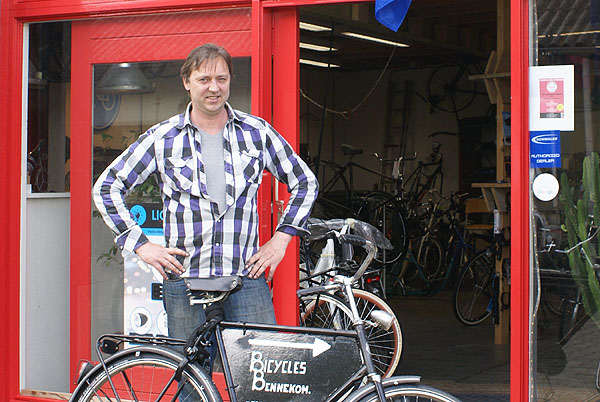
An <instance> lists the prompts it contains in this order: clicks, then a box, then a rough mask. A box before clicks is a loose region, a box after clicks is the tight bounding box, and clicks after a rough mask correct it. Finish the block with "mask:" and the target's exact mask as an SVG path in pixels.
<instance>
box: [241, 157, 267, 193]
mask: <svg viewBox="0 0 600 402" xmlns="http://www.w3.org/2000/svg"><path fill="white" fill-rule="evenodd" d="M262 157H263V155H262V152H261V151H259V150H258V149H249V150H242V151H240V170H241V172H242V174H243V177H244V180H245V181H246V182H248V183H253V184H259V183H260V182H261V180H262V171H263V160H262Z"/></svg>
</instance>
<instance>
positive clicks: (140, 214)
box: [129, 205, 146, 226]
mask: <svg viewBox="0 0 600 402" xmlns="http://www.w3.org/2000/svg"><path fill="white" fill-rule="evenodd" d="M129 213H130V214H131V217H132V218H133V220H134V221H135V223H137V224H138V225H139V226H142V225H143V224H144V222H146V208H144V207H142V206H141V205H134V206H133V207H131V209H130V210H129Z"/></svg>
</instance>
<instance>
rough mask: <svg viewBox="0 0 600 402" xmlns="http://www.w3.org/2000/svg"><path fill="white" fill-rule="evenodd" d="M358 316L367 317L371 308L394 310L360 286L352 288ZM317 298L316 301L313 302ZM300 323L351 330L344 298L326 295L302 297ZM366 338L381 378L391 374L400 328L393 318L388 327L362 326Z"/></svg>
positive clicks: (399, 347)
mask: <svg viewBox="0 0 600 402" xmlns="http://www.w3.org/2000/svg"><path fill="white" fill-rule="evenodd" d="M353 293H354V298H355V301H356V307H357V310H358V313H359V315H360V317H361V318H362V319H364V320H368V319H369V316H370V314H371V312H372V311H373V310H375V309H378V310H382V311H385V312H387V313H389V314H392V315H393V316H394V317H395V314H394V311H393V310H392V309H391V307H390V306H389V305H388V304H387V303H386V302H384V301H383V300H382V299H381V298H379V297H377V296H375V295H374V294H372V293H370V292H367V291H366V290H362V289H353ZM317 300H319V302H318V303H317ZM300 309H301V313H300V316H301V317H300V318H301V325H305V326H310V327H319V328H333V329H352V328H353V326H352V313H351V311H350V307H348V304H347V303H346V301H344V300H342V299H340V298H339V297H337V296H331V295H328V294H322V295H318V296H317V295H310V296H305V297H302V299H301V303H300ZM366 332H367V341H368V343H369V348H370V350H371V357H372V359H373V363H374V365H375V368H376V369H377V371H378V372H379V373H380V375H381V376H382V377H389V376H391V375H393V374H394V371H395V370H396V367H398V364H399V363H400V358H401V355H402V346H403V339H402V327H401V326H400V322H399V321H398V319H397V318H396V319H395V320H394V323H393V324H392V326H391V328H390V329H389V330H386V329H385V328H381V327H378V326H376V327H368V328H366Z"/></svg>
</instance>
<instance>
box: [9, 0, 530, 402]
mask: <svg viewBox="0 0 600 402" xmlns="http://www.w3.org/2000/svg"><path fill="white" fill-rule="evenodd" d="M343 2H349V1H347V0H288V1H261V0H251V3H250V0H246V1H240V0H224V1H216V0H178V1H172V0H133V1H131V0H102V1H100V0H56V1H53V2H48V1H46V0H4V1H2V2H0V33H1V35H0V56H1V57H2V59H3V60H9V61H10V62H6V63H2V64H1V65H0V82H2V85H1V86H0V110H1V111H2V112H0V113H1V114H2V115H1V116H0V132H2V133H5V134H4V135H2V136H0V168H2V172H3V174H2V175H0V188H2V189H3V190H4V194H5V196H4V197H1V198H0V210H1V211H3V213H2V214H0V230H1V233H2V236H0V238H2V239H3V240H4V241H3V250H2V251H3V252H2V253H1V255H2V257H1V258H2V266H3V267H4V271H5V280H4V281H2V283H1V284H0V306H2V307H1V308H2V309H3V314H0V325H1V327H2V328H5V331H2V332H1V334H0V356H3V358H2V359H0V373H3V374H4V375H2V376H0V377H1V378H2V379H0V400H7V401H9V400H10V401H16V400H40V399H39V398H33V397H25V396H21V395H20V394H19V389H20V387H19V377H20V376H19V370H20V369H19V367H20V362H19V348H18V347H15V346H16V345H19V344H20V333H19V327H20V299H19V289H20V286H19V281H20V253H21V250H20V236H21V229H20V214H21V202H22V200H21V174H20V171H21V161H20V158H19V157H18V155H21V130H22V128H21V116H22V109H23V108H22V104H21V101H20V100H21V99H22V84H23V83H22V66H23V43H22V38H23V23H25V22H33V21H36V22H37V21H45V20H61V19H62V20H65V19H71V20H75V19H81V18H97V17H106V16H110V15H123V14H140V13H151V12H155V11H159V10H160V11H165V10H166V11H187V10H191V9H194V10H198V9H203V8H211V7H219V8H224V7H229V6H232V7H236V6H250V5H251V6H252V54H253V55H254V56H255V57H253V59H252V70H253V77H252V78H253V79H252V94H253V98H252V105H253V113H255V114H258V115H261V116H263V117H265V118H267V120H271V119H270V117H271V114H272V115H273V121H274V122H275V125H276V126H277V127H278V128H280V127H281V128H280V129H281V131H282V132H284V133H286V134H287V135H288V139H290V140H291V142H292V143H293V144H295V143H296V142H297V141H298V112H297V110H298V80H297V77H298V74H297V70H298V64H297V63H298V62H297V59H298V55H297V46H292V45H293V44H294V43H297V35H298V32H297V19H298V14H297V7H299V6H307V5H318V4H331V3H343ZM528 7H529V6H528V1H527V0H511V36H512V38H513V41H512V45H511V71H512V83H511V89H512V111H513V113H512V119H513V121H512V130H513V133H514V134H513V137H514V138H513V142H514V144H513V146H512V159H513V160H512V166H513V168H512V172H513V176H512V183H513V188H512V195H511V200H512V201H511V202H512V211H513V215H512V219H511V224H512V253H511V254H512V259H513V266H514V267H515V268H513V277H512V284H511V286H512V300H511V305H512V312H511V327H512V332H511V400H513V401H525V400H527V395H528V388H529V385H528V384H529V381H528V378H529V370H528V367H529V337H528V332H529V331H528V328H529V327H528V321H529V302H528V300H529V269H528V268H529V225H528V222H529V219H528V217H529V216H528V212H529V204H528V199H529V184H528V183H529V177H528V167H527V160H528V156H527V153H528V142H527V133H528V127H527V121H528V93H527V79H528V65H529V59H528V52H529V20H528ZM273 29H281V30H282V32H285V35H289V36H278V35H273ZM265 43H267V44H271V43H272V54H273V61H274V70H273V88H272V89H273V91H274V92H273V94H274V96H275V97H277V102H275V104H274V105H273V106H272V104H273V103H272V99H271V95H270V94H271V88H270V84H265V80H264V77H269V76H270V74H271V64H270V60H269V58H270V57H269V52H268V51H266V48H267V47H265V46H264V44H265ZM269 46H270V45H269ZM257 55H260V57H257ZM73 63H75V64H76V63H77V61H76V58H74V59H73ZM73 68H75V67H73ZM289 68H292V70H289ZM286 69H288V70H287V71H288V74H289V71H293V74H294V75H295V76H296V80H289V75H288V76H287V78H286V75H285V71H286ZM254 74H258V80H257V79H256V76H254ZM286 79H287V82H286ZM89 95H90V97H91V89H90V93H89ZM15 100H18V101H15ZM280 102H283V103H281V104H280ZM80 112H83V114H80V115H79V116H80V117H79V119H78V121H73V123H75V126H73V125H72V130H73V132H75V131H74V130H76V129H81V128H82V127H83V123H82V120H83V119H85V118H88V119H89V118H91V116H90V117H86V114H88V115H89V114H91V109H90V110H87V111H80ZM72 115H77V114H76V113H74V112H73V113H72ZM77 125H79V126H77ZM284 125H285V126H284ZM78 127H79V128H78ZM89 127H90V126H89V125H87V126H86V128H85V129H86V130H87V129H89ZM89 141H91V139H89ZM87 145H90V143H89V142H87V143H80V144H79V146H87ZM90 146H91V145H90ZM73 147H74V148H75V145H73ZM87 149H90V148H87ZM77 154H78V153H77V152H74V153H72V157H74V158H75V159H74V160H73V161H72V163H73V164H75V163H82V164H83V165H82V166H85V169H89V168H90V167H89V166H87V165H86V161H85V160H83V159H79V160H77V158H84V156H81V155H77ZM83 174H84V173H83V172H79V173H76V172H75V171H73V172H72V173H71V175H72V176H71V179H72V180H73V181H75V180H80V181H81V182H85V180H86V179H85V178H84V177H82V175H83ZM78 175H79V177H78ZM88 178H89V176H88ZM87 180H88V181H89V179H87ZM89 201H90V200H89V194H88V196H87V197H86V196H84V195H83V194H81V196H80V197H78V196H77V195H75V197H73V194H72V197H71V202H72V204H73V205H75V206H74V207H73V212H72V216H71V219H72V221H75V222H84V224H88V223H86V222H89V216H90V214H89V207H87V208H81V209H80V208H78V207H77V206H79V205H88V206H89V205H90V202H89ZM263 206H265V205H263ZM269 207H270V206H269ZM88 233H89V230H88ZM80 242H82V243H85V242H86V239H72V244H71V248H72V264H71V265H72V266H78V265H76V262H77V264H83V265H84V266H86V267H89V266H90V265H89V264H90V261H89V258H90V257H89V252H88V253H87V255H83V252H81V251H74V250H77V247H79V246H82V244H81V243H80ZM87 242H88V243H89V240H87ZM85 249H87V250H89V246H87V247H86V248H85ZM290 249H292V247H291V246H290ZM288 257H289V256H288ZM279 269H280V270H282V267H281V266H280V268H279ZM73 271H77V270H73ZM287 271H288V270H285V271H284V272H286V273H288V274H289V272H287ZM291 271H293V270H291ZM72 275H73V277H72V278H71V280H72V281H76V282H77V283H79V284H80V286H79V288H74V289H72V298H71V300H72V304H73V305H72V306H71V308H72V310H71V318H72V320H73V321H75V322H78V323H79V324H80V325H79V328H78V331H79V330H81V328H85V327H86V325H81V324H82V321H80V320H81V319H83V322H86V320H89V299H88V300H87V301H86V300H85V297H84V296H85V295H89V289H87V290H86V289H85V288H86V286H88V287H89V282H88V283H86V281H85V279H84V278H81V277H78V276H77V275H79V274H77V273H74V274H72ZM284 276H285V275H283V276H281V273H278V278H276V283H277V286H276V289H278V288H279V286H280V285H284V284H285V283H286V282H288V281H286V280H284ZM288 285H289V283H288ZM78 292H81V293H78ZM275 292H276V294H277V290H276V291H275ZM285 293H286V295H289V293H288V291H285ZM77 300H78V301H79V302H80V303H83V304H79V303H75V301H77ZM86 303H87V305H86ZM74 304H77V305H74ZM287 304H288V301H286V302H285V303H282V304H281V305H282V306H285V305H287ZM293 304H295V303H293ZM85 312H87V316H86V314H85ZM278 314H279V315H278V317H281V314H282V313H278ZM283 314H284V313H283ZM280 319H281V318H280ZM282 319H283V320H288V319H290V318H289V317H288V316H287V315H285V314H284V316H283V318H282ZM87 328H89V325H87ZM88 339H89V335H88ZM87 345H89V343H87V344H86V346H85V348H89V347H88V346H87ZM79 348H81V347H80V346H76V347H75V349H73V350H72V352H73V354H75V355H77V354H78V353H80V351H79ZM85 355H86V353H83V354H80V355H79V356H85Z"/></svg>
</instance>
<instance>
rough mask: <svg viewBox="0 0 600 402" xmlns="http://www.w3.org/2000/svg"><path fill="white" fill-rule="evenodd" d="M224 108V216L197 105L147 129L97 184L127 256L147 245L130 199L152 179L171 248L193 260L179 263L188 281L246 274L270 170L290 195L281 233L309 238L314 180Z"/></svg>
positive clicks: (260, 127)
mask: <svg viewBox="0 0 600 402" xmlns="http://www.w3.org/2000/svg"><path fill="white" fill-rule="evenodd" d="M225 106H226V110H227V113H228V115H229V119H228V121H227V124H226V129H225V130H224V131H223V144H224V159H225V182H226V203H227V207H226V209H225V211H219V209H218V206H217V203H216V202H214V201H213V200H211V198H210V197H209V195H208V192H207V187H206V175H205V172H204V165H203V163H202V150H201V140H200V133H199V132H198V130H196V129H195V128H194V127H193V125H192V123H191V121H190V116H189V114H190V111H191V104H190V105H189V106H188V108H187V110H186V112H185V113H183V114H180V115H177V116H173V117H172V118H170V119H169V120H166V121H164V122H162V123H159V124H157V125H155V126H153V127H151V128H150V129H148V131H146V132H145V133H144V134H142V135H141V136H140V137H139V138H138V140H137V141H135V142H134V143H133V144H132V145H130V146H129V148H127V149H126V150H125V151H124V152H123V153H122V154H121V155H120V156H119V157H117V158H116V159H115V160H114V161H113V162H112V163H111V164H110V165H109V166H108V167H107V168H106V170H105V171H104V172H103V173H102V175H101V176H100V177H99V178H98V180H97V181H96V184H95V185H94V189H93V196H94V202H95V204H96V207H97V208H98V210H99V211H100V213H101V214H102V217H103V218H104V221H105V222H106V223H107V225H108V226H109V227H110V228H111V229H112V231H113V232H114V233H115V235H116V238H115V242H116V243H117V245H118V246H119V247H120V248H121V249H122V251H123V255H126V254H128V253H131V252H133V251H134V250H135V249H136V248H138V247H139V246H141V245H142V244H144V243H146V242H147V241H148V238H147V237H146V235H145V234H144V233H143V232H142V229H141V227H140V226H138V225H137V224H136V222H135V221H134V219H133V218H132V216H131V215H130V213H129V209H128V207H127V205H126V203H125V196H126V195H127V194H128V192H129V191H130V190H131V189H133V188H135V187H136V186H138V185H140V184H142V183H143V182H144V181H145V180H146V179H147V178H148V177H149V176H150V175H152V174H154V175H155V176H156V179H157V182H158V185H159V187H160V190H161V195H162V200H163V211H164V222H163V226H164V235H165V241H166V244H167V246H168V247H176V248H180V249H183V250H186V251H187V252H188V253H189V257H180V256H176V258H178V259H179V261H180V262H181V263H182V264H183V266H184V267H186V273H185V274H184V276H189V277H208V276H222V275H245V274H247V272H248V270H247V269H245V267H244V263H245V261H247V260H248V259H249V258H250V257H251V256H252V255H253V254H254V253H255V252H256V251H257V250H258V245H259V243H258V228H259V222H258V211H257V206H256V200H257V197H256V196H257V191H258V186H259V185H260V183H261V181H262V178H263V170H265V169H266V170H268V171H269V172H271V173H272V174H273V176H275V177H276V178H277V179H278V180H279V181H281V182H282V183H285V184H286V185H287V186H288V191H289V192H290V193H291V194H290V199H289V202H288V204H287V207H286V209H285V211H284V213H283V215H282V216H281V219H280V221H279V224H278V226H277V230H278V231H282V232H285V233H288V234H291V235H298V234H305V233H308V232H307V231H306V229H304V226H305V223H306V220H307V218H308V216H309V215H310V211H311V208H312V204H313V202H314V200H315V198H316V196H317V188H318V183H317V180H316V178H315V176H314V174H313V173H312V171H311V170H310V169H309V168H308V166H307V165H306V163H305V162H304V161H303V160H302V159H301V158H300V157H298V155H296V153H295V152H294V151H293V150H292V148H291V146H290V145H289V144H288V143H287V142H286V141H285V140H284V139H283V137H282V136H281V135H279V134H278V133H277V132H276V131H275V129H274V128H273V127H271V125H269V124H268V123H267V122H265V121H264V120H263V119H260V118H258V117H255V116H252V115H249V114H247V113H243V112H241V111H238V110H234V109H232V108H231V106H230V105H229V104H226V105H225ZM190 144H193V146H190Z"/></svg>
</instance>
